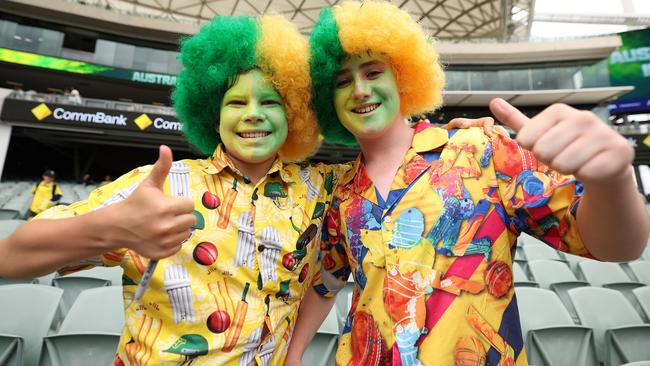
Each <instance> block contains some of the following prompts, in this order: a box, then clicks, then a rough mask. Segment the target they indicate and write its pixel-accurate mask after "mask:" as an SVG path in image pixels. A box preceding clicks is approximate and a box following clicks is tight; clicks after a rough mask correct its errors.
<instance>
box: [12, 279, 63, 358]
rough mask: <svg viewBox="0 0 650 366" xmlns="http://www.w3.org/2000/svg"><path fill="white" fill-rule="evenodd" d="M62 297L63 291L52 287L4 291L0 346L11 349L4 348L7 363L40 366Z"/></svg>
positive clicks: (34, 286) (14, 287)
mask: <svg viewBox="0 0 650 366" xmlns="http://www.w3.org/2000/svg"><path fill="white" fill-rule="evenodd" d="M62 295H63V291H62V290H61V289H58V288H54V287H50V286H41V285H7V286H1V287H0V299H2V301H0V317H1V318H0V334H1V335H2V336H1V337H0V346H3V347H8V348H4V349H3V348H0V355H2V357H3V359H5V360H13V361H12V362H18V363H17V364H19V365H20V363H19V362H20V360H21V359H22V360H23V362H24V366H38V364H39V356H40V354H41V346H42V344H43V337H45V336H46V335H47V333H48V330H49V329H50V325H51V323H52V319H53V318H54V314H55V313H56V309H57V307H58V306H59V301H60V300H61V296H62ZM12 337H13V338H14V340H12ZM21 345H22V347H21ZM15 352H18V353H21V354H16V353H15ZM11 353H14V354H13V355H12V354H11ZM5 357H6V358H5ZM7 362H9V361H7ZM7 364H9V365H10V364H11V363H7Z"/></svg>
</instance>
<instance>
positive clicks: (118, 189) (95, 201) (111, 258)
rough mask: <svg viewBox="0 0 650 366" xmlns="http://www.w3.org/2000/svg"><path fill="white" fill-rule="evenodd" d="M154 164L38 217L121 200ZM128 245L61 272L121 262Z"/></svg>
mask: <svg viewBox="0 0 650 366" xmlns="http://www.w3.org/2000/svg"><path fill="white" fill-rule="evenodd" d="M148 170H150V167H140V168H136V169H134V170H132V171H131V172H129V173H127V174H125V175H123V176H121V177H120V178H118V179H116V180H115V181H114V182H111V183H109V184H107V185H105V186H102V187H99V188H97V189H95V190H93V191H92V192H91V193H90V195H89V196H88V199H87V200H84V201H78V202H75V203H72V204H70V205H67V206H66V205H59V206H55V207H52V208H50V209H48V210H46V211H43V212H42V213H40V214H38V215H37V216H36V217H35V219H37V220H41V219H64V218H69V217H74V216H78V215H84V214H87V213H89V212H91V211H94V210H97V209H101V208H103V207H106V206H109V205H111V204H114V203H117V202H119V201H121V200H123V199H125V198H126V197H128V196H129V195H130V194H131V193H133V191H134V190H135V189H136V188H137V186H138V184H139V183H140V181H141V180H142V179H144V177H146V176H147V174H148ZM127 250H128V249H127V248H122V249H118V250H115V251H111V252H107V253H103V254H101V255H98V256H96V257H93V258H88V259H84V260H81V261H78V262H76V263H71V264H69V265H67V266H65V267H62V268H60V269H59V270H58V272H59V273H61V274H68V273H72V272H77V271H81V270H85V269H89V268H92V267H95V266H107V267H111V266H118V265H120V264H121V262H122V258H123V257H124V255H125V254H126V252H127Z"/></svg>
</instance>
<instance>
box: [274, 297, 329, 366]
mask: <svg viewBox="0 0 650 366" xmlns="http://www.w3.org/2000/svg"><path fill="white" fill-rule="evenodd" d="M334 301H335V297H331V298H327V297H323V296H321V295H319V294H318V293H317V292H316V291H315V290H314V289H313V288H310V289H309V290H307V293H306V294H305V296H304V297H303V299H302V303H301V304H300V311H299V312H298V319H297V320H296V325H295V328H294V330H293V335H292V336H291V343H290V344H289V350H288V351H287V357H286V361H285V365H287V366H288V365H300V364H301V360H302V355H303V354H304V353H305V350H306V349H307V347H308V346H309V343H310V342H311V340H312V339H313V338H314V335H315V334H316V331H318V328H319V327H320V325H321V324H322V323H323V320H325V318H326V317H327V314H329V312H330V310H331V309H332V306H333V305H334Z"/></svg>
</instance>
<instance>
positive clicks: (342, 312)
mask: <svg viewBox="0 0 650 366" xmlns="http://www.w3.org/2000/svg"><path fill="white" fill-rule="evenodd" d="M353 291H354V284H353V283H347V284H346V285H345V286H344V287H343V288H342V289H341V290H340V291H339V292H338V293H337V294H336V302H335V303H334V309H335V310H336V316H337V320H338V324H339V332H342V331H343V327H344V325H345V319H346V318H347V317H348V313H349V312H350V305H352V294H353Z"/></svg>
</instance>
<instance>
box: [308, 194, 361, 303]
mask: <svg viewBox="0 0 650 366" xmlns="http://www.w3.org/2000/svg"><path fill="white" fill-rule="evenodd" d="M322 235H323V237H322V240H321V246H320V253H319V259H318V260H319V261H320V262H321V266H320V271H319V272H317V273H316V275H315V276H314V280H313V282H312V286H313V287H314V290H316V292H317V293H318V294H320V295H322V296H325V297H332V296H335V295H336V294H337V293H338V292H339V290H341V289H342V288H343V286H345V283H346V282H347V280H348V277H349V276H350V272H351V269H350V263H349V262H348V256H347V253H346V252H345V243H344V238H343V235H341V216H340V211H339V204H338V198H337V197H336V195H334V196H333V198H332V205H331V206H330V209H329V211H328V212H327V213H326V214H325V222H324V225H323V230H322Z"/></svg>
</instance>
